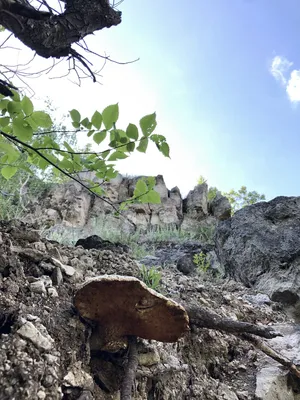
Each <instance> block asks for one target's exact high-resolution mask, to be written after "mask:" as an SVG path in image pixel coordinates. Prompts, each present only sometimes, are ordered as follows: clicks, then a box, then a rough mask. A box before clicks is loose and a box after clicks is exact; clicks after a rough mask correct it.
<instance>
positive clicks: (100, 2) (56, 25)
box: [0, 0, 121, 62]
mask: <svg viewBox="0 0 300 400" xmlns="http://www.w3.org/2000/svg"><path fill="white" fill-rule="evenodd" d="M13 2H14V1H13V0H11V1H7V2H5V4H6V3H9V4H10V3H13ZM1 4H2V2H1ZM28 6H29V5H28ZM29 7H30V8H31V9H32V7H31V6H29ZM6 10H7V12H5V11H6ZM33 10H34V11H33V13H34V17H35V19H33V16H31V17H30V15H29V16H28V17H24V16H20V15H15V14H12V12H11V11H9V9H8V8H6V9H5V8H4V6H2V8H1V9H0V25H2V26H4V27H5V28H7V29H8V30H10V31H11V32H12V33H13V34H14V35H15V36H16V37H17V38H18V39H19V40H21V42H23V43H24V44H25V45H26V46H27V47H29V48H30V49H32V50H33V51H35V52H36V53H37V54H38V55H40V56H41V57H44V58H49V57H56V58H60V57H67V56H70V55H71V56H72V55H74V53H73V49H72V47H71V46H72V44H74V43H76V42H78V41H80V40H81V39H83V38H84V37H85V36H87V35H89V34H92V33H93V32H95V31H98V30H101V29H103V28H110V27H111V26H116V25H118V24H120V23H121V12H119V11H116V10H114V8H113V7H111V6H110V4H109V2H108V1H107V0H67V1H66V6H65V11H64V12H63V13H62V14H59V15H50V13H45V12H44V11H38V10H35V9H33ZM39 16H40V17H41V18H42V19H41V20H38V17H39ZM81 62H82V60H81Z"/></svg>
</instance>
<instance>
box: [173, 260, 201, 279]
mask: <svg viewBox="0 0 300 400" xmlns="http://www.w3.org/2000/svg"><path fill="white" fill-rule="evenodd" d="M176 267H177V269H178V271H180V272H182V273H183V274H185V275H190V274H192V273H193V272H195V271H196V268H197V267H196V265H195V263H194V262H193V258H192V257H189V256H183V257H181V258H180V259H179V260H178V261H177V263H176Z"/></svg>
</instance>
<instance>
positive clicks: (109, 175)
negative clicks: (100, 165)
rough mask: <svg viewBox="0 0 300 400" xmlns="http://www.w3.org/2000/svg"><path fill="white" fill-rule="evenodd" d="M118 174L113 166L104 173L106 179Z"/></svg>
mask: <svg viewBox="0 0 300 400" xmlns="http://www.w3.org/2000/svg"><path fill="white" fill-rule="evenodd" d="M117 176H118V171H115V170H114V169H113V168H110V169H108V170H107V171H106V173H105V178H106V179H114V178H116V177H117Z"/></svg>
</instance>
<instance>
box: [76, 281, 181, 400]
mask: <svg viewBox="0 0 300 400" xmlns="http://www.w3.org/2000/svg"><path fill="white" fill-rule="evenodd" d="M74 305H75V307H76V309H77V310H78V312H79V314H80V315H81V317H83V318H84V319H87V320H90V321H93V322H94V323H96V324H97V329H96V331H95V332H94V333H93V335H92V340H91V348H94V349H96V347H97V348H98V350H102V351H111V352H115V351H118V350H120V349H122V348H125V347H127V345H128V343H129V344H130V346H129V360H128V366H127V371H126V372H125V377H124V381H123V384H122V387H121V399H130V398H131V389H132V384H133V379H134V376H135V370H136V367H137V360H136V363H133V362H132V361H133V360H132V357H133V358H135V359H137V357H136V340H135V338H136V337H140V338H143V339H152V340H157V341H160V342H176V341H177V340H178V339H180V338H181V337H183V336H184V334H185V333H186V332H187V331H188V330H189V318H188V314H187V312H186V311H185V309H184V308H183V307H182V306H181V305H180V304H178V303H176V302H175V301H173V300H171V299H168V298H167V297H165V296H163V295H161V294H160V293H157V292H156V291H154V290H152V289H150V288H148V287H147V286H146V285H145V284H144V283H143V282H142V281H140V280H139V279H137V278H134V277H130V276H119V275H102V276H98V277H96V278H92V279H90V280H88V281H87V282H85V283H84V284H83V285H82V286H81V287H80V288H79V289H78V291H77V293H76V295H75V298H74ZM130 355H132V357H131V356H130ZM133 364H135V365H134V366H133ZM133 369H134V371H133ZM133 372H134V373H133Z"/></svg>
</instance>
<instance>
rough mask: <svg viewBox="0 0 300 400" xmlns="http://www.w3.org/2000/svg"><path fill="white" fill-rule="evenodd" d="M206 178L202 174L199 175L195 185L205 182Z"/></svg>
mask: <svg viewBox="0 0 300 400" xmlns="http://www.w3.org/2000/svg"><path fill="white" fill-rule="evenodd" d="M206 182H207V180H206V179H205V178H204V176H203V175H200V176H199V178H198V181H197V185H203V183H206Z"/></svg>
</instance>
